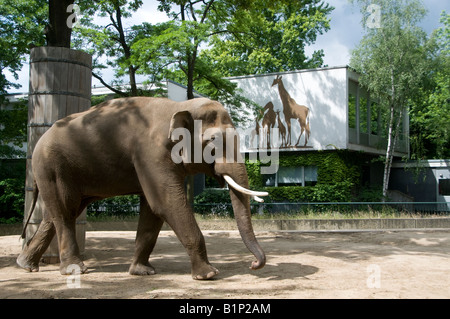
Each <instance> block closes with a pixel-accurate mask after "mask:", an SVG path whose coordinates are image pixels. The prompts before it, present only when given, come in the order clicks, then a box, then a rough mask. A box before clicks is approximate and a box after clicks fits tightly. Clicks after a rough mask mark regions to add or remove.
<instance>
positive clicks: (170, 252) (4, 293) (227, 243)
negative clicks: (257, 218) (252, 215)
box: [0, 230, 450, 299]
mask: <svg viewBox="0 0 450 319" xmlns="http://www.w3.org/2000/svg"><path fill="white" fill-rule="evenodd" d="M203 233H204V235H205V240H206V243H207V249H208V253H209V259H210V262H211V263H212V264H213V265H214V266H215V267H217V268H218V269H219V271H220V274H219V275H218V276H216V277H215V278H214V279H213V280H209V281H195V280H193V279H192V278H191V275H190V264H189V259H188V256H187V254H186V252H185V250H184V248H183V247H182V246H181V244H180V243H179V241H178V239H177V238H176V237H175V235H174V234H173V232H171V231H163V232H161V235H160V237H159V239H158V242H157V245H156V247H155V251H154V253H153V255H152V258H151V260H150V262H151V263H152V265H153V266H154V267H155V268H156V270H157V272H158V273H157V274H156V275H153V276H145V277H137V276H130V275H129V274H128V272H127V271H128V267H129V264H130V261H131V258H132V255H133V249H134V237H135V232H108V231H103V232H87V237H86V251H85V264H86V265H87V266H88V267H89V272H88V273H87V274H84V275H81V276H80V277H79V278H78V277H77V276H62V275H60V274H59V269H58V265H54V264H53V265H47V264H41V266H40V272H38V273H27V272H25V271H23V270H22V269H20V268H18V267H17V266H16V265H15V259H16V257H17V255H18V254H19V252H20V249H21V243H20V242H19V240H18V236H17V235H15V236H2V237H0V298H131V299H155V298H156V299H159V298H194V299H201V298H208V299H214V298H226V299H245V298H248V299H256V298H267V299H281V298H363V299H366V298H395V299H397V298H450V276H449V271H450V254H449V253H450V231H449V230H435V231H384V232H370V231H364V232H258V233H257V237H258V240H259V242H260V244H261V246H262V247H263V249H264V250H265V252H266V255H267V264H266V266H265V267H264V268H263V269H261V270H258V271H252V270H250V269H249V266H250V264H251V262H252V260H253V257H252V255H251V254H250V253H249V252H248V251H247V249H246V248H245V246H244V244H243V243H242V241H241V239H240V237H239V234H238V233H237V232H236V231H203ZM78 279H79V280H78Z"/></svg>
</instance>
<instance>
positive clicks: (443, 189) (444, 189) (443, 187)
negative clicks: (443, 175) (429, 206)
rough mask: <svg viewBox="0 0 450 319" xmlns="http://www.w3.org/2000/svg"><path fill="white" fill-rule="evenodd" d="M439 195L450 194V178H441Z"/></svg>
mask: <svg viewBox="0 0 450 319" xmlns="http://www.w3.org/2000/svg"><path fill="white" fill-rule="evenodd" d="M439 195H441V196H450V179H439Z"/></svg>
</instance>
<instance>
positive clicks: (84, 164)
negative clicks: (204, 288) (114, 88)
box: [17, 97, 265, 279]
mask: <svg viewBox="0 0 450 319" xmlns="http://www.w3.org/2000/svg"><path fill="white" fill-rule="evenodd" d="M194 120H201V121H202V128H203V131H204V130H206V129H207V128H210V127H216V128H218V129H220V130H221V131H222V132H225V130H226V128H234V126H233V124H232V121H231V118H230V116H229V114H228V113H227V112H226V110H225V109H224V107H223V106H222V105H221V104H220V103H218V102H215V101H211V100H209V99H203V98H202V99H194V100H189V101H185V102H173V101H171V100H168V99H159V98H148V97H135V98H123V99H115V100H111V101H107V102H104V103H101V104H99V105H97V106H94V107H92V108H91V109H90V110H88V111H86V112H83V113H78V114H73V115H71V116H69V117H66V118H64V119H61V120H59V121H57V122H56V123H55V124H54V125H53V126H52V127H51V128H50V129H49V130H48V131H47V133H46V134H44V135H43V136H42V138H41V139H40V140H39V142H38V143H37V145H36V148H35V151H34V153H33V159H32V169H33V174H34V176H35V182H36V187H35V188H36V193H35V194H36V195H37V194H38V195H39V196H37V200H38V201H39V202H40V204H41V205H45V213H44V218H43V221H42V222H41V225H40V227H39V230H38V231H37V233H36V234H35V236H34V237H33V238H32V240H31V241H29V242H28V243H27V244H26V245H25V247H24V249H23V251H22V253H21V254H20V255H19V257H18V258H17V263H18V265H19V266H21V267H22V268H24V269H26V270H28V271H38V270H39V266H38V264H39V260H40V258H41V256H42V254H43V253H44V252H45V250H46V248H47V247H48V245H49V243H50V242H51V240H52V238H53V237H54V235H55V233H56V235H57V238H58V245H59V253H60V259H61V264H60V270H61V273H62V274H67V266H68V265H70V264H77V265H79V266H80V268H81V272H82V273H84V272H86V270H87V268H86V267H85V266H84V264H83V262H82V260H81V257H80V253H79V248H78V246H77V242H76V240H75V220H76V218H77V217H78V216H79V215H80V214H81V212H82V211H83V210H84V209H85V208H86V206H87V205H88V204H89V203H91V202H93V201H95V200H99V199H103V198H107V197H111V196H117V195H125V194H141V195H142V196H141V213H140V217H139V224H138V229H137V235H136V250H135V253H134V258H133V261H132V264H131V266H130V269H129V272H130V274H132V275H150V274H154V273H155V270H154V269H153V267H152V266H151V265H150V264H149V261H148V259H149V256H150V254H151V252H152V250H153V248H154V246H155V243H156V240H157V237H158V234H159V231H160V229H161V227H162V225H163V223H164V221H165V222H167V223H168V224H169V225H170V227H171V228H172V229H173V230H174V232H175V233H176V235H177V237H178V238H179V240H180V241H181V243H182V244H183V245H184V247H185V248H186V250H187V252H188V254H189V256H190V259H191V269H192V276H193V278H194V279H209V278H211V277H213V276H215V275H216V274H217V273H218V271H217V269H216V268H214V267H213V266H211V264H210V263H209V261H208V257H207V253H206V247H205V241H204V238H203V235H202V233H201V231H200V229H199V227H198V225H197V223H196V221H195V219H194V215H193V212H192V209H191V207H190V205H189V204H188V202H187V198H186V192H185V187H184V180H185V177H186V176H187V175H192V174H196V173H205V174H207V175H210V176H213V177H215V178H216V179H217V180H218V181H219V183H220V184H222V185H223V184H224V179H223V175H224V174H227V175H229V176H231V177H232V178H233V179H234V180H235V181H236V182H237V183H238V184H240V185H242V186H243V187H246V188H248V178H247V172H246V169H245V165H244V164H242V163H237V162H233V163H217V162H214V163H212V164H207V163H205V162H202V163H183V162H181V163H180V164H175V163H174V161H173V160H172V158H171V150H172V148H173V146H174V145H175V144H176V142H177V141H172V139H171V138H169V137H170V132H172V131H173V130H174V129H176V128H187V129H189V130H190V131H191V132H192V138H201V137H199V136H194V132H193V123H194ZM224 140H225V139H224ZM210 142H211V141H210V140H202V148H204V147H205V146H206V145H207V144H208V143H210ZM235 151H236V152H238V150H235ZM224 154H225V152H224ZM192 158H193V157H192ZM218 162H219V161H218ZM230 196H231V201H232V205H233V209H234V214H235V216H236V222H237V225H238V228H239V231H240V234H241V237H242V239H243V241H244V243H245V244H246V246H247V247H248V249H249V250H250V251H251V252H252V253H253V254H254V255H255V257H256V259H257V260H256V261H254V262H253V264H252V266H251V268H252V269H259V268H261V267H263V266H264V264H265V255H264V252H263V251H262V249H261V247H260V246H259V244H258V242H257V240H256V238H255V235H254V232H253V228H252V224H251V219H250V196H249V195H244V194H242V193H240V192H237V191H236V190H234V189H232V188H230Z"/></svg>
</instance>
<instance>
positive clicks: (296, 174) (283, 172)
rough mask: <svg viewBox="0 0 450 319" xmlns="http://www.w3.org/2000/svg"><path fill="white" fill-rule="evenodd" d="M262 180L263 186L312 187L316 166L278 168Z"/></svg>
mask: <svg viewBox="0 0 450 319" xmlns="http://www.w3.org/2000/svg"><path fill="white" fill-rule="evenodd" d="M262 178H263V185H264V186H314V185H316V184H317V166H299V167H280V168H279V169H278V172H277V173H275V174H269V175H263V176H262Z"/></svg>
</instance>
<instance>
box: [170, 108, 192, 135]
mask: <svg viewBox="0 0 450 319" xmlns="http://www.w3.org/2000/svg"><path fill="white" fill-rule="evenodd" d="M177 128H185V129H187V130H188V131H189V132H190V133H191V134H192V132H193V131H194V119H193V118H192V115H191V113H189V111H180V112H176V113H175V114H174V115H172V119H171V120H170V128H169V136H168V138H169V139H171V140H172V133H173V131H174V130H175V129H177ZM172 141H173V140H172Z"/></svg>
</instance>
